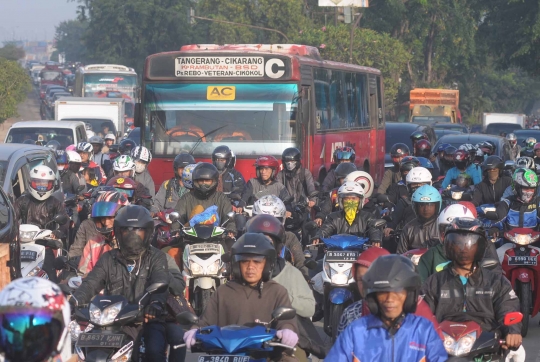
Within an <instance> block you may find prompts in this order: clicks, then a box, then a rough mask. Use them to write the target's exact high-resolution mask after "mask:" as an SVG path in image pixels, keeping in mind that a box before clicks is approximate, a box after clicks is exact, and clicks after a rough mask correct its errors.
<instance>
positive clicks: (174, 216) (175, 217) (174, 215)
mask: <svg viewBox="0 0 540 362" xmlns="http://www.w3.org/2000/svg"><path fill="white" fill-rule="evenodd" d="M178 219H180V214H179V213H177V212H176V211H173V212H171V213H170V214H169V220H171V222H175V221H176V220H178Z"/></svg>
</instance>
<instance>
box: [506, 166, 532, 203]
mask: <svg viewBox="0 0 540 362" xmlns="http://www.w3.org/2000/svg"><path fill="white" fill-rule="evenodd" d="M512 187H513V189H514V191H515V192H516V196H517V199H518V200H519V201H521V202H523V203H529V202H531V201H532V200H534V198H535V197H536V195H537V193H538V176H536V172H534V171H531V170H528V169H526V168H520V169H517V170H516V172H514V176H513V177H512ZM524 189H533V190H534V191H532V192H531V191H525V190H524Z"/></svg>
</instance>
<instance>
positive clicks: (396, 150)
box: [390, 143, 411, 158]
mask: <svg viewBox="0 0 540 362" xmlns="http://www.w3.org/2000/svg"><path fill="white" fill-rule="evenodd" d="M410 153H411V151H409V147H407V145H406V144H405V143H396V144H395V145H393V146H392V148H390V157H392V158H398V157H405V156H409V155H410Z"/></svg>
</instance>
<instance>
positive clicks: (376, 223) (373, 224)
mask: <svg viewBox="0 0 540 362" xmlns="http://www.w3.org/2000/svg"><path fill="white" fill-rule="evenodd" d="M386 223H387V221H386V220H385V219H375V220H372V221H371V222H370V226H371V227H374V228H377V229H381V228H384V227H385V226H386Z"/></svg>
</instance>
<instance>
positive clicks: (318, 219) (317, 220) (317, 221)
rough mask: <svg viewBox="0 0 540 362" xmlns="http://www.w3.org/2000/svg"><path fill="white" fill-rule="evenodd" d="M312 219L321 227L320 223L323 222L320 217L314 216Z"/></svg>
mask: <svg viewBox="0 0 540 362" xmlns="http://www.w3.org/2000/svg"><path fill="white" fill-rule="evenodd" d="M313 221H315V224H317V226H318V227H321V225H322V223H323V220H322V219H321V218H320V217H318V218H316V219H315V220H313Z"/></svg>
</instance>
